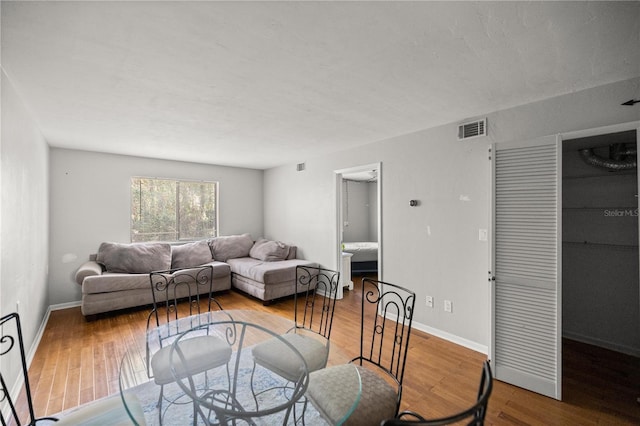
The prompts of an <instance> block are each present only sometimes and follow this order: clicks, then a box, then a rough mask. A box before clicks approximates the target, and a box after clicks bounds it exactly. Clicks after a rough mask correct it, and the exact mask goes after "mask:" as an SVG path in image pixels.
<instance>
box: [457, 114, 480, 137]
mask: <svg viewBox="0 0 640 426" xmlns="http://www.w3.org/2000/svg"><path fill="white" fill-rule="evenodd" d="M479 136H487V119H486V118H484V119H482V120H477V121H470V122H468V123H462V124H460V125H459V126H458V140H459V141H461V140H465V139H471V138H477V137H479Z"/></svg>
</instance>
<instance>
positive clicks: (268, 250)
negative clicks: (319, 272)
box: [75, 234, 318, 317]
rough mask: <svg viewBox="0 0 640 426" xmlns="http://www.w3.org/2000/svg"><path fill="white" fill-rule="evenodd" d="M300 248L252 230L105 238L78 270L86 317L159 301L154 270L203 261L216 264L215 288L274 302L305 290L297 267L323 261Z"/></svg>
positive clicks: (185, 266)
mask: <svg viewBox="0 0 640 426" xmlns="http://www.w3.org/2000/svg"><path fill="white" fill-rule="evenodd" d="M296 255H297V248H296V247H295V246H291V245H288V244H284V243H282V242H279V241H271V240H265V239H259V240H257V241H253V239H252V238H251V236H250V235H249V234H243V235H231V236H225V237H215V238H210V239H207V240H200V241H195V242H191V243H186V244H181V245H171V244H168V243H132V244H118V243H108V242H107V243H102V244H101V245H100V248H99V249H98V253H97V254H95V255H91V256H90V259H89V261H87V262H85V263H84V264H83V265H81V266H80V268H79V269H78V271H77V272H76V275H75V278H76V282H77V283H78V284H79V285H80V286H81V287H82V302H81V311H82V314H83V315H85V316H86V317H90V316H94V315H96V314H99V313H103V312H110V311H114V310H118V309H124V308H130V307H135V306H144V305H149V304H151V303H152V302H153V298H152V294H151V289H150V283H149V273H151V272H152V271H162V270H168V269H176V268H189V267H196V266H201V265H211V266H212V267H213V289H214V291H216V292H217V291H224V290H229V289H230V288H231V287H232V286H233V287H234V288H237V289H239V290H241V291H243V292H245V293H248V294H250V295H252V296H254V297H256V298H258V299H260V300H262V301H263V303H265V304H268V303H271V302H272V301H274V300H275V299H278V298H281V297H285V296H289V295H292V294H293V293H294V292H295V291H302V289H297V288H296V287H295V282H296V266H298V265H307V266H314V267H315V266H318V264H317V263H314V262H310V261H306V260H302V259H297V258H296Z"/></svg>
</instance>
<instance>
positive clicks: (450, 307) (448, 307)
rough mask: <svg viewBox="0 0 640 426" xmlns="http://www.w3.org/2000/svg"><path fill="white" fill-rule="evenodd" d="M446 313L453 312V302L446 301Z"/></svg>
mask: <svg viewBox="0 0 640 426" xmlns="http://www.w3.org/2000/svg"><path fill="white" fill-rule="evenodd" d="M444 311H445V312H453V303H452V302H451V300H445V301H444Z"/></svg>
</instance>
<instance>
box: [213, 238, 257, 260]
mask: <svg viewBox="0 0 640 426" xmlns="http://www.w3.org/2000/svg"><path fill="white" fill-rule="evenodd" d="M209 247H211V255H212V256H213V258H214V259H215V260H219V261H221V262H226V261H227V260H228V259H235V258H237V257H246V256H249V251H250V250H251V247H253V239H251V235H249V234H242V235H229V236H226V237H215V238H211V239H210V240H209Z"/></svg>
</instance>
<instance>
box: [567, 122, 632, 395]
mask: <svg viewBox="0 0 640 426" xmlns="http://www.w3.org/2000/svg"><path fill="white" fill-rule="evenodd" d="M637 141H638V135H637V130H636V129H632V130H625V131H618V132H611V133H604V134H598V135H591V136H585V137H578V138H572V139H564V140H563V144H562V151H563V152H562V229H563V232H562V282H563V287H562V322H563V324H562V329H563V363H564V364H565V368H563V371H565V372H566V375H569V376H571V377H566V376H565V378H566V379H567V380H566V381H567V382H568V383H572V382H575V381H578V380H580V376H579V374H580V372H579V371H580V369H579V368H574V367H575V365H580V364H582V363H591V364H592V365H593V366H594V367H593V368H594V369H595V368H597V369H603V370H605V371H609V373H608V374H609V377H611V378H613V377H614V374H613V373H614V372H616V370H620V369H621V368H622V367H621V366H622V365H624V362H623V361H622V360H624V359H628V358H629V357H630V356H631V357H636V358H638V357H640V278H639V271H640V265H639V259H640V257H639V253H638V235H639V234H638V172H637V170H638V169H637ZM587 360H588V361H587ZM612 363H615V365H612ZM582 365H584V364H582ZM606 369H608V370H606ZM617 373H622V372H621V371H617ZM627 373H630V372H627ZM592 374H595V370H593V371H592ZM574 376H575V377H574ZM614 382H615V380H612V381H608V382H603V384H602V386H613V385H612V383H614ZM612 391H613V392H618V393H619V388H618V389H613V390H612ZM571 392H572V393H580V392H581V390H580V388H579V387H575V388H574V390H572V391H571ZM574 397H576V396H575V395H571V394H566V398H569V399H573V398H574ZM633 402H634V401H632V402H631V403H633Z"/></svg>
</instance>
